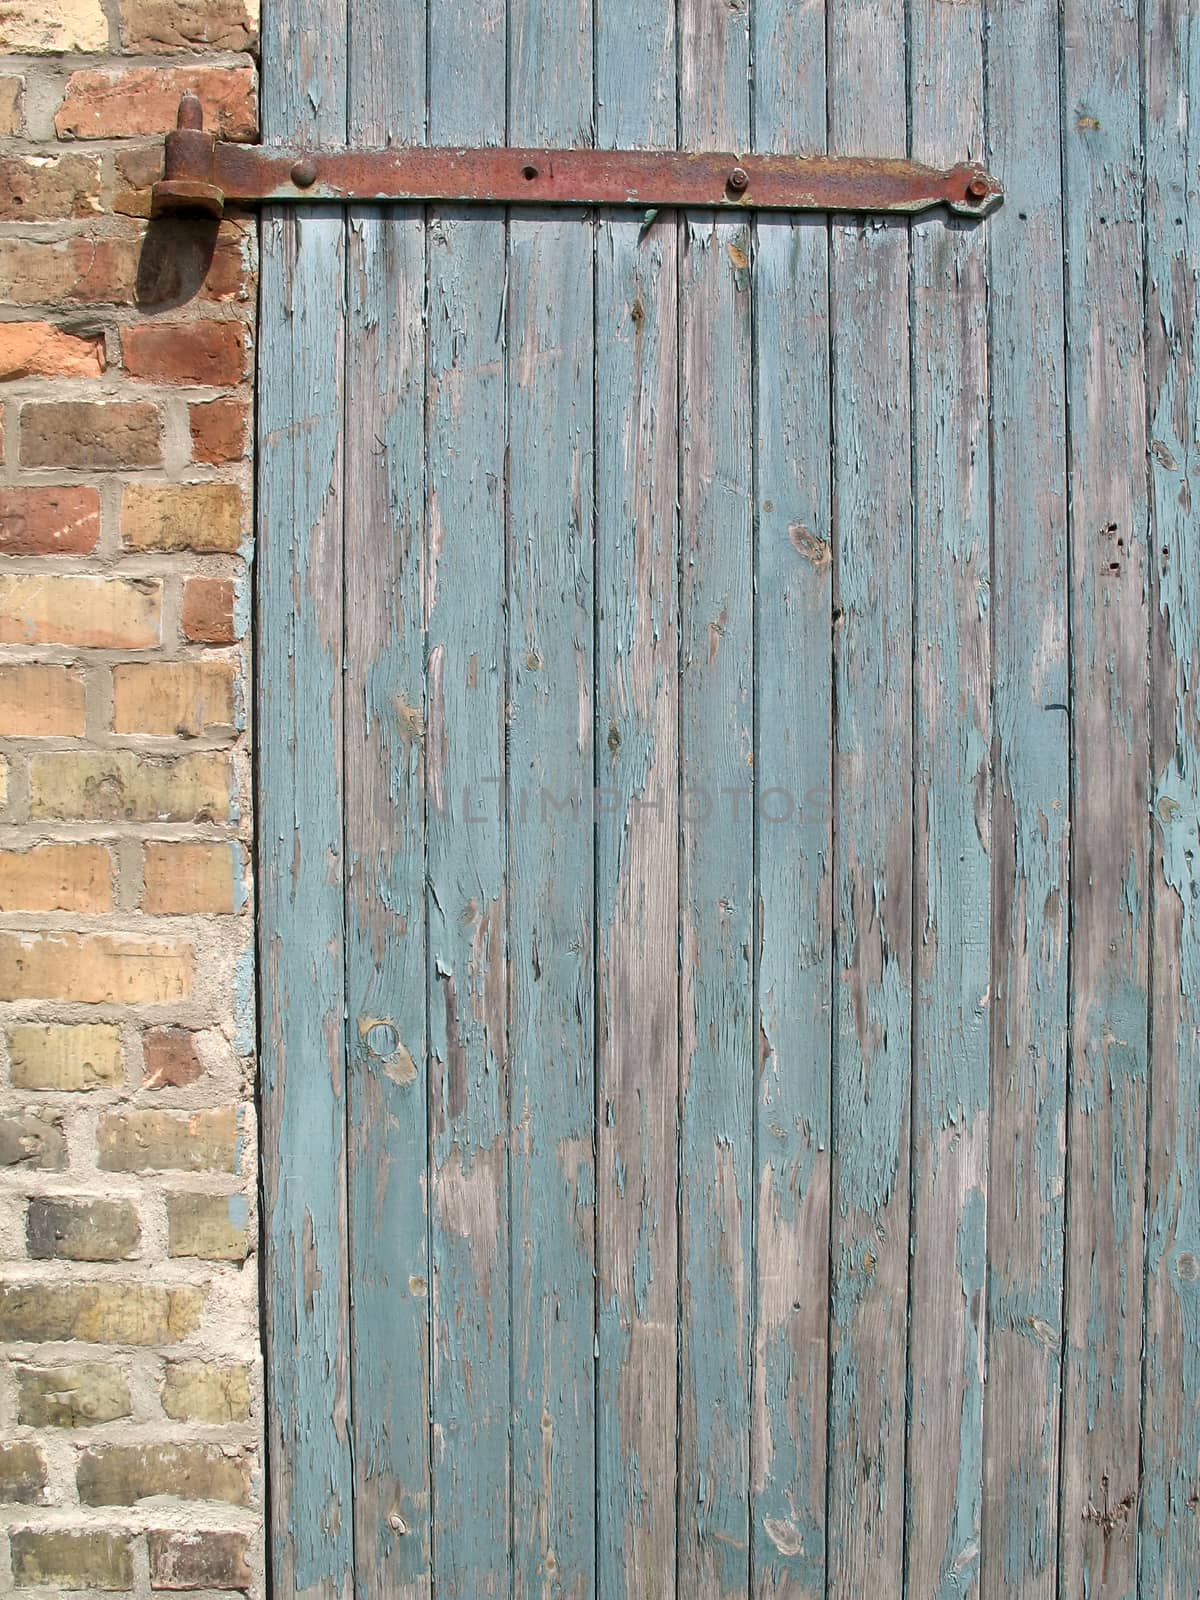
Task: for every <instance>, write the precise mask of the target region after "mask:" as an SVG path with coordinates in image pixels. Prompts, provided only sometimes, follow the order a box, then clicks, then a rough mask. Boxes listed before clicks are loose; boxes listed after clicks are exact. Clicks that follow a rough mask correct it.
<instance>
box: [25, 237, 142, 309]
mask: <svg viewBox="0 0 1200 1600" xmlns="http://www.w3.org/2000/svg"><path fill="white" fill-rule="evenodd" d="M140 262H141V241H140V240H138V239H110V238H98V237H92V238H82V237H75V238H71V239H29V238H10V239H0V298H2V299H4V300H6V301H7V302H8V303H9V304H10V305H14V306H38V305H110V304H111V305H133V304H134V302H135V300H137V298H138V273H139V270H140Z"/></svg>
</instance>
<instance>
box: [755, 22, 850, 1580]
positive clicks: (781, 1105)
mask: <svg viewBox="0 0 1200 1600" xmlns="http://www.w3.org/2000/svg"><path fill="white" fill-rule="evenodd" d="M751 21H752V27H753V43H754V60H755V64H756V65H755V92H754V120H755V127H754V133H755V143H756V145H757V147H758V148H760V149H763V150H778V151H797V152H804V153H817V152H821V151H823V150H824V149H825V133H826V128H825V91H826V84H825V27H826V15H825V6H824V4H816V5H809V6H804V7H797V6H795V5H791V4H788V3H785V0H765V3H764V4H762V5H761V6H759V7H758V9H757V11H756V12H753V13H752V17H751ZM754 364H755V374H756V376H755V381H756V383H757V394H758V400H757V405H756V408H755V416H756V433H755V440H754V448H755V451H756V463H755V469H756V470H755V496H756V498H755V512H756V516H757V533H756V554H755V600H754V626H755V653H756V659H757V673H756V679H755V696H756V710H755V747H754V784H755V836H756V860H755V881H756V885H757V915H758V926H757V959H758V996H759V999H758V1050H757V1058H756V1059H757V1066H758V1084H757V1094H756V1097H755V1105H754V1116H755V1158H756V1159H755V1171H754V1186H755V1195H756V1203H755V1261H754V1305H753V1329H754V1334H753V1370H754V1387H753V1396H752V1430H753V1431H752V1436H751V1438H752V1444H751V1469H752V1478H751V1493H752V1496H753V1515H752V1519H751V1593H752V1594H753V1595H755V1596H757V1597H759V1600H782V1597H784V1596H789V1597H796V1600H799V1597H801V1596H806V1597H807V1596H818V1595H820V1596H823V1595H824V1588H825V1430H826V1405H827V1395H828V1385H829V1340H828V1333H829V1307H828V1295H829V1221H830V1215H829V1172H830V1093H831V1085H830V1046H831V1025H832V1010H831V1003H830V990H831V985H832V980H833V946H832V939H831V936H830V935H831V926H832V911H833V895H832V887H833V880H832V866H833V850H832V812H831V802H832V781H833V777H832V767H833V681H832V671H831V660H832V641H833V563H832V558H831V545H830V535H831V514H832V508H831V485H830V467H829V445H830V433H829V224H828V219H827V218H826V217H775V216H771V215H767V214H764V215H761V216H759V217H758V218H757V220H756V223H755V244H754Z"/></svg>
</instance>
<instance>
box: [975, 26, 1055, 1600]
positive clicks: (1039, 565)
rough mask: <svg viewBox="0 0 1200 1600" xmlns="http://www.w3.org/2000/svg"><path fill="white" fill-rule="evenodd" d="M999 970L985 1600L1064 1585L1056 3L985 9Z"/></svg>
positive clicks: (1040, 1599) (994, 1006) (1033, 1595)
mask: <svg viewBox="0 0 1200 1600" xmlns="http://www.w3.org/2000/svg"><path fill="white" fill-rule="evenodd" d="M986 24H987V39H988V57H987V59H988V72H987V97H988V115H987V123H988V152H987V153H988V161H989V162H990V163H991V165H992V168H993V170H995V171H997V172H1003V174H1004V184H1005V188H1006V190H1007V194H1008V198H1007V200H1006V203H1005V207H1004V224H1005V225H1004V226H1003V227H999V228H997V227H989V230H988V232H989V238H988V263H989V279H990V281H989V289H990V294H991V302H992V310H991V329H992V337H991V345H990V350H989V377H990V384H991V416H992V428H991V445H992V483H993V489H992V493H993V526H994V528H995V539H994V543H993V550H992V562H993V571H992V615H993V624H992V629H993V632H992V649H993V675H992V684H993V687H992V694H993V710H992V717H993V735H992V737H993V756H992V767H993V772H994V775H995V776H994V784H993V817H992V840H993V847H992V885H993V958H992V973H993V978H992V1003H991V1008H990V1010H991V1052H992V1090H991V1138H990V1162H989V1167H990V1170H989V1185H988V1353H987V1373H988V1383H987V1393H986V1397H985V1408H984V1437H985V1441H986V1467H987V1477H986V1488H985V1496H984V1514H983V1570H982V1581H981V1586H980V1588H981V1594H982V1595H983V1596H984V1597H985V1600H1008V1597H1009V1596H1010V1595H1012V1594H1013V1593H1018V1594H1021V1595H1024V1596H1029V1597H1030V1600H1051V1597H1052V1596H1054V1595H1056V1594H1057V1592H1058V1589H1057V1547H1058V1461H1059V1395H1060V1379H1061V1341H1062V1284H1063V1195H1064V1158H1065V1126H1066V1120H1065V1119H1066V1045H1067V845H1068V829H1067V823H1068V815H1069V771H1068V750H1069V740H1068V727H1067V700H1068V689H1067V550H1066V546H1067V528H1066V415H1065V388H1064V383H1063V265H1062V253H1063V246H1062V226H1063V224H1062V192H1061V182H1060V164H1059V137H1058V130H1059V115H1058V104H1059V96H1058V5H1057V0H1027V3H1026V4H1024V5H1019V6H1014V5H1011V4H1009V3H1008V0H988V7H987V14H986Z"/></svg>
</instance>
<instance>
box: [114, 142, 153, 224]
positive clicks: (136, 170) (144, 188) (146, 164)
mask: <svg viewBox="0 0 1200 1600" xmlns="http://www.w3.org/2000/svg"><path fill="white" fill-rule="evenodd" d="M113 168H114V170H115V172H116V177H117V184H118V188H117V192H116V194H114V196H113V202H112V208H113V210H114V211H116V212H119V213H120V214H121V215H123V216H129V217H148V216H149V215H150V186H151V184H153V183H157V181H158V180H159V178H161V177H162V175H163V145H162V140H161V139H159V140H157V141H156V142H155V143H154V144H143V145H129V146H126V147H125V148H123V149H118V150H117V151H116V152H115V153H114V156H113Z"/></svg>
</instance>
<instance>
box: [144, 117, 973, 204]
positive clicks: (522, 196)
mask: <svg viewBox="0 0 1200 1600" xmlns="http://www.w3.org/2000/svg"><path fill="white" fill-rule="evenodd" d="M1002 197H1003V190H1002V188H1001V186H1000V184H999V183H998V182H997V181H996V179H995V178H994V177H992V175H991V174H990V173H989V172H987V171H986V170H985V169H984V168H983V167H982V166H980V165H979V164H978V163H977V162H971V161H963V162H960V163H959V164H958V165H957V166H954V167H950V168H948V169H944V170H939V169H937V168H934V167H926V166H922V165H921V164H920V163H919V162H916V161H897V160H882V159H874V158H866V157H860V156H790V155H733V154H725V153H722V152H720V151H703V152H698V151H690V150H684V151H673V150H672V151H663V150H540V149H528V150H514V149H474V150H471V149H456V148H446V149H430V148H425V147H421V146H408V147H405V148H401V149H394V150H329V151H307V150H288V149H280V148H275V147H267V146H261V145H243V144H227V143H225V142H224V141H222V140H219V139H214V138H213V136H212V135H211V134H207V133H205V132H204V131H203V129H202V127H201V122H200V106H199V101H198V100H196V97H195V96H194V95H185V96H184V97H183V100H182V101H181V102H180V110H179V126H178V128H177V129H176V131H175V132H174V133H170V134H168V135H167V140H166V163H165V177H164V178H163V180H162V181H161V182H160V183H157V184H156V185H155V186H154V198H153V209H154V215H155V216H165V215H169V214H177V213H180V212H200V213H203V214H205V215H215V216H220V215H221V212H222V210H223V208H224V205H225V204H226V203H228V202H232V203H233V204H235V205H254V204H257V203H260V202H263V201H270V202H272V203H279V202H286V201H289V200H296V201H299V200H304V201H307V202H312V201H320V200H328V201H332V202H334V203H341V202H351V201H355V202H363V201H367V202H370V201H372V200H379V201H384V200H409V201H421V200H441V201H451V202H453V201H459V202H462V203H464V204H474V205H478V204H481V203H483V204H487V203H493V204H497V205H519V204H527V205H535V206H540V205H547V206H590V205H601V206H641V207H644V208H647V209H651V208H654V207H658V206H680V207H686V206H696V207H703V208H704V209H706V210H713V209H722V208H727V209H730V210H760V211H834V212H837V211H841V212H852V211H855V212H868V213H879V212H889V211H891V212H905V213H909V214H912V213H915V212H919V211H928V210H930V209H932V208H933V207H935V206H946V207H947V208H948V209H949V210H950V211H952V212H954V213H955V214H956V215H958V216H963V217H982V216H986V215H987V213H988V212H989V211H992V210H994V208H995V207H996V206H997V205H999V203H1000V201H1001V199H1002Z"/></svg>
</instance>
